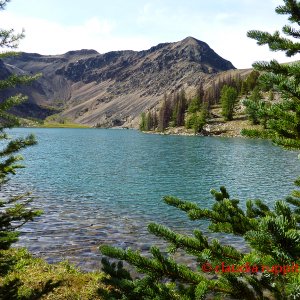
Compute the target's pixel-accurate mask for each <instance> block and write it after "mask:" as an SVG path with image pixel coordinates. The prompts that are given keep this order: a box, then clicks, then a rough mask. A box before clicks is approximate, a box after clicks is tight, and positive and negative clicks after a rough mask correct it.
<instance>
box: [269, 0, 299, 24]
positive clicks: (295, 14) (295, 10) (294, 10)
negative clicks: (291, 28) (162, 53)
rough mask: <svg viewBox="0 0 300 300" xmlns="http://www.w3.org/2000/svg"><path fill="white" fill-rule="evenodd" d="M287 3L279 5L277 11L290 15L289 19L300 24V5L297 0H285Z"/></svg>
mask: <svg viewBox="0 0 300 300" xmlns="http://www.w3.org/2000/svg"><path fill="white" fill-rule="evenodd" d="M284 3H285V5H279V6H278V7H276V9H275V11H276V13H277V14H280V15H290V16H289V18H288V20H289V21H291V22H292V23H297V24H298V25H300V22H299V20H300V5H299V3H298V2H297V1H295V0H284Z"/></svg>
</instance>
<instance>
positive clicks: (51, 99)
mask: <svg viewBox="0 0 300 300" xmlns="http://www.w3.org/2000/svg"><path fill="white" fill-rule="evenodd" d="M233 69H235V67H234V66H233V65H232V63H231V62H229V61H227V60H225V59H223V58H222V57H220V56H219V55H218V54H217V53H215V52H214V51H213V50H212V49H211V48H210V47H209V46H208V45H207V44H206V43H204V42H202V41H199V40H197V39H195V38H192V37H187V38H185V39H184V40H182V41H179V42H175V43H163V44H159V45H157V46H154V47H152V48H150V49H148V50H144V51H130V50H126V51H112V52H108V53H105V54H99V53H98V52H97V51H95V50H79V51H69V52H67V53H65V54H62V55H51V56H45V55H40V54H36V53H21V54H20V55H19V56H16V57H10V58H6V59H4V60H3V61H1V62H0V74H1V75H0V76H7V74H9V73H18V74H36V73H42V76H41V77H40V79H38V80H37V81H36V82H34V83H33V84H32V85H31V86H29V87H25V88H23V87H22V88H20V91H21V92H24V94H27V95H28V96H29V101H28V103H27V104H24V105H23V106H22V107H21V108H18V112H19V114H21V115H26V113H27V112H26V109H27V110H28V115H30V116H32V117H38V118H44V117H45V116H47V115H49V114H51V113H53V112H57V111H61V115H62V116H65V117H68V118H70V119H72V120H74V121H75V122H78V123H82V124H88V125H92V126H107V127H111V126H129V127H136V126H137V123H138V119H139V116H140V114H141V112H142V111H145V110H146V109H148V108H151V107H153V106H155V105H157V103H158V102H159V101H160V100H161V99H162V97H163V94H164V93H166V92H171V91H172V90H174V89H180V88H184V89H185V90H188V89H193V88H195V87H196V86H197V85H198V84H199V82H200V81H201V82H203V83H205V82H208V81H209V80H211V79H212V78H213V77H214V76H215V75H216V74H218V73H219V72H222V71H226V70H233Z"/></svg>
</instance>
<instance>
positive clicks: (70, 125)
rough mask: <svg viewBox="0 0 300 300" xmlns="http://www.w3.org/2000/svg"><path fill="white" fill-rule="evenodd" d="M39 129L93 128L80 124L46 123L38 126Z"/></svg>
mask: <svg viewBox="0 0 300 300" xmlns="http://www.w3.org/2000/svg"><path fill="white" fill-rule="evenodd" d="M38 127H41V128H91V127H90V126H87V125H83V124H78V123H72V122H68V123H55V122H54V123H50V122H49V123H48V122H45V123H44V124H41V125H38Z"/></svg>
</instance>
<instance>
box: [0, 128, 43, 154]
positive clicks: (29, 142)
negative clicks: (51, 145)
mask: <svg viewBox="0 0 300 300" xmlns="http://www.w3.org/2000/svg"><path fill="white" fill-rule="evenodd" d="M36 143H37V142H36V139H35V137H34V135H33V134H30V135H28V136H27V137H26V138H25V139H24V138H17V139H15V140H12V141H11V142H9V143H8V145H7V146H6V147H5V149H3V150H2V151H0V157H3V156H7V155H11V154H13V153H16V152H18V151H20V150H21V149H23V148H26V147H28V146H33V145H35V144H36Z"/></svg>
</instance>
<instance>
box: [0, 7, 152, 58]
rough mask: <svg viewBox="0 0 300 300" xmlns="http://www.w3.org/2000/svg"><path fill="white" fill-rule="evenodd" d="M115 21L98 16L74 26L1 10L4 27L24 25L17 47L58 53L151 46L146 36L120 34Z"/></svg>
mask: <svg viewBox="0 0 300 300" xmlns="http://www.w3.org/2000/svg"><path fill="white" fill-rule="evenodd" d="M11 24H13V25H11ZM116 25H117V23H116V22H114V21H111V20H100V19H99V18H97V17H92V18H90V19H88V20H86V21H85V22H84V23H83V24H79V25H76V26H65V25H62V24H60V23H57V22H51V21H46V20H43V19H38V18H27V17H17V16H15V15H14V14H11V13H9V12H3V13H2V14H1V26H2V27H3V28H11V27H13V28H14V29H15V30H16V32H20V31H21V30H22V28H25V36H26V37H25V38H24V39H23V40H22V41H21V42H20V45H19V50H20V51H24V52H37V53H40V54H61V53H65V52H67V51H69V50H78V49H95V50H97V51H99V52H102V53H103V52H107V51H112V50H121V49H123V50H124V49H141V48H144V47H146V48H147V47H150V46H151V43H150V41H149V40H148V39H146V38H145V37H140V36H133V37H129V38H125V37H123V36H119V35H118V34H117V33H116V32H115V31H114V30H115V27H116Z"/></svg>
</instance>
